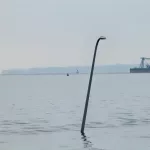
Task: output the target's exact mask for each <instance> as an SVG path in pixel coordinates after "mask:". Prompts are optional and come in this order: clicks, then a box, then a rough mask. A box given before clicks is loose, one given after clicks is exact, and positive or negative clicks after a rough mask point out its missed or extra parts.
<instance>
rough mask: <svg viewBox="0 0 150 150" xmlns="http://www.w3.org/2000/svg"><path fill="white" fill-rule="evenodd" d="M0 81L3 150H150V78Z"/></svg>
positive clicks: (9, 78) (21, 78) (114, 76)
mask: <svg viewBox="0 0 150 150" xmlns="http://www.w3.org/2000/svg"><path fill="white" fill-rule="evenodd" d="M88 78H89V75H72V76H69V77H67V76H63V75H61V76H59V75H58V76H50V75H49V76H48V75H47V76H40V75H39V76H0V149H1V150H84V149H85V150H150V90H149V89H150V74H107V75H95V76H94V78H93V84H92V91H91V95H90V102H89V109H88V116H87V120H86V129H85V133H86V135H85V136H81V134H80V126H81V120H82V116H83V109H84V104H85V97H86V92H87V85H88Z"/></svg>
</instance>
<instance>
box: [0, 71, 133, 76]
mask: <svg viewBox="0 0 150 150" xmlns="http://www.w3.org/2000/svg"><path fill="white" fill-rule="evenodd" d="M68 74H69V75H85V74H87V75H88V74H90V73H79V74H76V73H68ZM94 74H95V75H96V74H130V72H115V73H112V72H111V73H94ZM0 75H1V76H15V75H22V76H30V75H67V73H37V74H0Z"/></svg>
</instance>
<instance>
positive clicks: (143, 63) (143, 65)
mask: <svg viewBox="0 0 150 150" xmlns="http://www.w3.org/2000/svg"><path fill="white" fill-rule="evenodd" d="M146 59H147V60H150V58H147V57H141V63H140V68H145V65H146V68H150V65H149V64H148V63H146V64H145V60H146Z"/></svg>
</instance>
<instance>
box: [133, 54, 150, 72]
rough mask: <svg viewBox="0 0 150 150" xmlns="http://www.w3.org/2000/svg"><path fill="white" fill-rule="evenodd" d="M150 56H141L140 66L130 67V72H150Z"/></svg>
mask: <svg viewBox="0 0 150 150" xmlns="http://www.w3.org/2000/svg"><path fill="white" fill-rule="evenodd" d="M146 60H150V58H146V57H141V63H140V66H139V67H138V68H130V73H150V64H149V63H147V62H146Z"/></svg>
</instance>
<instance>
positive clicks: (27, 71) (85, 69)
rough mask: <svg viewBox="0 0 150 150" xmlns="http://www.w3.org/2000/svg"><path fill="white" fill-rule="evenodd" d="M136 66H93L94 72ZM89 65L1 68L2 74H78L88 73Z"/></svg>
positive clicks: (123, 69) (109, 71)
mask: <svg viewBox="0 0 150 150" xmlns="http://www.w3.org/2000/svg"><path fill="white" fill-rule="evenodd" d="M133 67H138V65H128V64H116V65H103V66H95V70H94V73H128V72H129V70H130V68H133ZM90 69H91V67H89V66H84V67H81V66H76V67H47V68H29V69H9V70H3V71H2V74H3V75H19V74H20V75H21V74H25V75H27V74H66V73H69V74H76V73H77V70H78V71H79V74H86V73H90Z"/></svg>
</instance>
